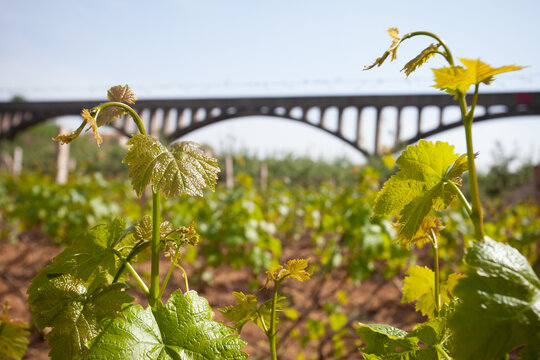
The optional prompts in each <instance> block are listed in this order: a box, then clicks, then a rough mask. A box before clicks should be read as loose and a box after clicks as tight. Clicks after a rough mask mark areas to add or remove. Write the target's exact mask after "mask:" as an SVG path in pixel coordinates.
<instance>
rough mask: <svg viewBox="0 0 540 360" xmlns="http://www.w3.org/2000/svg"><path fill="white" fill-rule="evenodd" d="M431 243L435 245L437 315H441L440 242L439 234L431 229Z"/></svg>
mask: <svg viewBox="0 0 540 360" xmlns="http://www.w3.org/2000/svg"><path fill="white" fill-rule="evenodd" d="M431 236H432V238H431V244H432V245H433V251H434V252H435V254H434V266H433V267H434V270H435V271H434V272H435V317H439V312H440V310H441V295H440V287H441V284H440V275H439V244H438V243H437V235H436V234H435V232H434V231H433V229H431Z"/></svg>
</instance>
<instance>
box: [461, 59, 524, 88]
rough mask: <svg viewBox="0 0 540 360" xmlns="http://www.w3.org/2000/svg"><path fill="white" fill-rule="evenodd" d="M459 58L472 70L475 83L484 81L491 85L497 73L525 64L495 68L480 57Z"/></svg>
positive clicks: (518, 68) (513, 69) (468, 69)
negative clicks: (472, 58)
mask: <svg viewBox="0 0 540 360" xmlns="http://www.w3.org/2000/svg"><path fill="white" fill-rule="evenodd" d="M459 60H460V61H461V63H462V64H463V65H465V66H466V67H467V71H469V72H470V74H471V78H472V79H474V82H473V84H480V83H484V84H486V85H489V84H491V83H492V82H493V80H494V77H493V76H495V75H497V74H501V73H505V72H509V71H516V70H521V69H523V66H517V65H505V66H501V67H498V68H494V67H491V66H490V65H488V64H486V63H485V62H483V61H481V60H480V59H474V60H471V59H465V58H460V59H459Z"/></svg>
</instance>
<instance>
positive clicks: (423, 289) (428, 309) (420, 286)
mask: <svg viewBox="0 0 540 360" xmlns="http://www.w3.org/2000/svg"><path fill="white" fill-rule="evenodd" d="M406 274H407V276H406V277H405V279H404V280H403V297H402V299H401V302H402V303H405V302H413V301H416V305H415V309H416V311H420V312H421V313H422V315H424V316H427V317H429V318H430V319H432V318H434V316H435V274H434V273H433V271H432V270H431V269H429V268H427V267H421V266H414V267H411V268H409V270H407V272H406ZM464 276H465V275H462V274H450V276H449V277H448V280H446V281H442V282H441V283H440V292H439V295H440V306H441V309H442V308H443V307H444V306H448V305H449V304H450V303H451V302H452V300H453V299H454V287H455V286H456V284H457V281H458V280H459V279H460V278H462V277H464Z"/></svg>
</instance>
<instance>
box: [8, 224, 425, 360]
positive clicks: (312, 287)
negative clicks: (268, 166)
mask: <svg viewBox="0 0 540 360" xmlns="http://www.w3.org/2000/svg"><path fill="white" fill-rule="evenodd" d="M306 240H307V241H308V243H309V240H308V239H306ZM306 245H308V244H306V243H305V241H302V243H297V244H296V245H295V244H293V245H291V246H288V247H286V249H285V252H284V254H283V256H282V260H288V259H291V258H301V257H305V258H307V257H311V258H312V259H315V255H314V254H313V251H312V250H311V249H310V247H309V246H306ZM0 246H1V249H2V251H1V252H2V256H0V303H1V304H4V303H5V302H8V303H9V307H10V309H9V310H8V313H7V314H8V316H9V317H11V318H14V319H21V320H24V321H25V322H27V323H30V322H31V315H30V312H29V310H28V306H27V304H26V298H27V295H26V290H27V289H28V286H29V285H30V281H31V279H32V278H33V277H34V276H35V275H36V271H37V270H38V269H39V268H41V267H43V266H45V265H46V264H47V263H49V262H50V261H51V260H52V258H53V257H54V256H56V255H57V254H58V253H59V252H60V251H61V248H60V247H58V246H56V245H54V244H53V243H52V242H51V241H50V239H48V238H46V237H44V236H43V235H41V234H40V232H39V231H28V232H25V233H24V234H23V235H22V236H21V237H20V240H19V242H17V243H16V244H5V243H2V244H0ZM166 261H167V260H166V259H164V260H163V266H162V267H161V268H162V269H163V272H164V273H163V275H165V273H166V271H167V263H166ZM137 269H138V271H139V272H140V273H141V274H147V273H149V264H148V263H143V264H139V265H138V267H137ZM186 271H187V272H188V274H190V276H192V278H196V276H194V275H193V274H195V273H196V272H197V269H195V267H194V266H193V265H187V266H186ZM211 271H212V273H213V280H212V281H211V282H210V283H203V282H198V283H194V281H193V279H192V281H191V283H190V287H191V288H192V289H193V290H196V291H197V292H198V293H199V294H200V295H202V296H204V297H206V298H207V299H208V301H209V303H210V305H211V307H212V308H213V309H214V311H215V313H216V319H218V320H223V317H222V315H221V314H220V313H219V312H218V311H217V309H219V308H222V307H226V306H229V305H233V304H234V303H235V301H234V297H233V296H232V292H233V291H243V292H244V293H256V292H257V289H255V290H251V289H250V287H249V283H250V282H252V283H253V280H255V279H254V277H253V275H252V274H251V271H250V270H242V269H239V270H235V269H231V268H230V267H228V266H221V267H220V268H218V269H212V270H211ZM401 275H402V274H401ZM401 278H402V276H398V277H395V278H393V279H390V280H387V279H384V278H383V277H382V276H380V275H378V274H374V276H372V278H371V279H370V280H368V281H364V282H363V283H362V284H360V285H356V284H354V283H352V282H351V281H349V280H347V278H346V274H345V272H344V271H343V270H340V269H336V270H334V271H332V272H331V273H327V274H320V273H315V274H314V276H313V277H312V279H311V280H309V281H305V282H304V283H300V282H298V281H289V282H286V283H284V286H283V287H282V290H283V291H282V293H283V295H286V296H287V298H288V299H290V300H291V305H292V307H294V308H295V309H296V310H297V311H298V314H299V318H298V319H296V320H295V321H293V320H290V319H284V320H283V321H282V323H281V325H280V332H279V334H280V337H281V338H282V339H283V340H281V341H280V343H279V344H278V348H279V350H278V351H279V358H280V359H291V360H295V359H298V355H297V354H298V352H299V351H302V352H303V353H304V355H305V357H306V358H314V359H334V358H340V359H361V358H362V357H361V356H360V354H359V352H358V351H357V350H356V347H357V346H358V345H359V343H358V342H359V340H358V337H357V336H356V335H355V334H354V325H355V324H356V322H358V321H362V322H366V323H387V324H391V325H394V326H397V327H400V328H403V329H405V330H409V329H410V328H411V327H412V325H413V324H414V323H416V322H418V321H420V320H421V318H419V315H418V314H417V313H416V312H415V311H414V307H413V306H412V305H410V304H401V303H400V300H401V291H400V288H401V283H400V279H401ZM256 280H257V281H258V284H260V285H262V284H264V274H261V275H260V276H259V277H258V279H256ZM184 287H185V285H184V281H183V279H182V277H181V275H180V274H176V275H173V277H172V279H171V281H170V282H169V286H168V289H167V292H166V293H165V298H166V297H168V296H169V295H170V293H172V291H173V290H174V289H178V288H180V289H183V290H185V289H184ZM338 290H343V291H345V292H346V293H347V295H348V300H349V301H348V303H347V304H342V305H341V306H342V311H343V312H344V313H345V314H346V315H347V318H348V322H347V324H346V326H345V329H347V332H346V334H345V335H344V337H343V341H344V342H345V345H346V347H345V350H344V352H343V353H341V354H340V355H339V356H338V357H334V356H333V355H332V354H333V350H334V348H333V341H332V335H333V334H335V332H332V330H331V329H330V328H329V327H328V326H327V329H326V334H325V335H323V336H322V337H321V338H319V339H316V340H307V343H306V345H305V346H304V347H303V348H302V347H301V346H300V342H299V340H300V338H302V336H306V334H307V331H306V328H305V322H306V320H307V319H308V318H311V319H325V318H327V313H326V312H325V310H324V304H325V303H327V302H328V301H333V302H335V303H336V297H335V294H336V292H337V291H338ZM131 294H132V295H133V296H135V297H136V298H137V300H138V301H139V302H140V303H142V304H145V301H144V299H143V297H142V296H141V294H139V293H137V292H134V291H133V292H131ZM270 294H271V293H270V291H269V290H261V291H260V292H259V294H258V295H259V299H264V300H266V299H268V298H269V297H270ZM282 318H283V316H282ZM242 338H243V339H245V340H246V341H247V342H248V345H247V346H246V347H245V348H244V351H245V352H246V353H248V354H249V355H250V356H249V358H250V359H267V358H268V349H267V348H268V345H267V342H266V337H265V336H264V333H263V332H262V330H260V329H259V328H257V327H256V326H254V325H251V324H248V325H246V326H245V327H244V329H243V330H242ZM29 341H30V344H29V347H28V351H27V354H26V356H25V357H24V359H32V360H41V359H48V355H47V354H48V352H49V348H48V345H47V341H46V340H45V339H44V335H43V333H41V332H39V331H38V330H37V329H36V328H35V327H32V328H31V335H30V337H29Z"/></svg>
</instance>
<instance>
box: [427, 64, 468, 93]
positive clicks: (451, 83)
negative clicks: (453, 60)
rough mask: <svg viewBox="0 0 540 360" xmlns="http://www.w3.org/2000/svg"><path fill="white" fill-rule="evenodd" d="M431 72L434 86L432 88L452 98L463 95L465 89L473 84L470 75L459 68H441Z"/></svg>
mask: <svg viewBox="0 0 540 360" xmlns="http://www.w3.org/2000/svg"><path fill="white" fill-rule="evenodd" d="M432 71H433V75H434V76H435V85H433V87H436V88H437V89H441V90H444V91H445V92H447V93H448V94H451V95H454V96H457V95H458V94H465V93H466V92H467V89H469V87H470V86H471V85H472V84H473V83H474V82H473V78H472V76H471V73H470V72H468V71H467V70H466V69H464V68H463V67H461V66H450V67H443V68H440V69H432Z"/></svg>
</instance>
